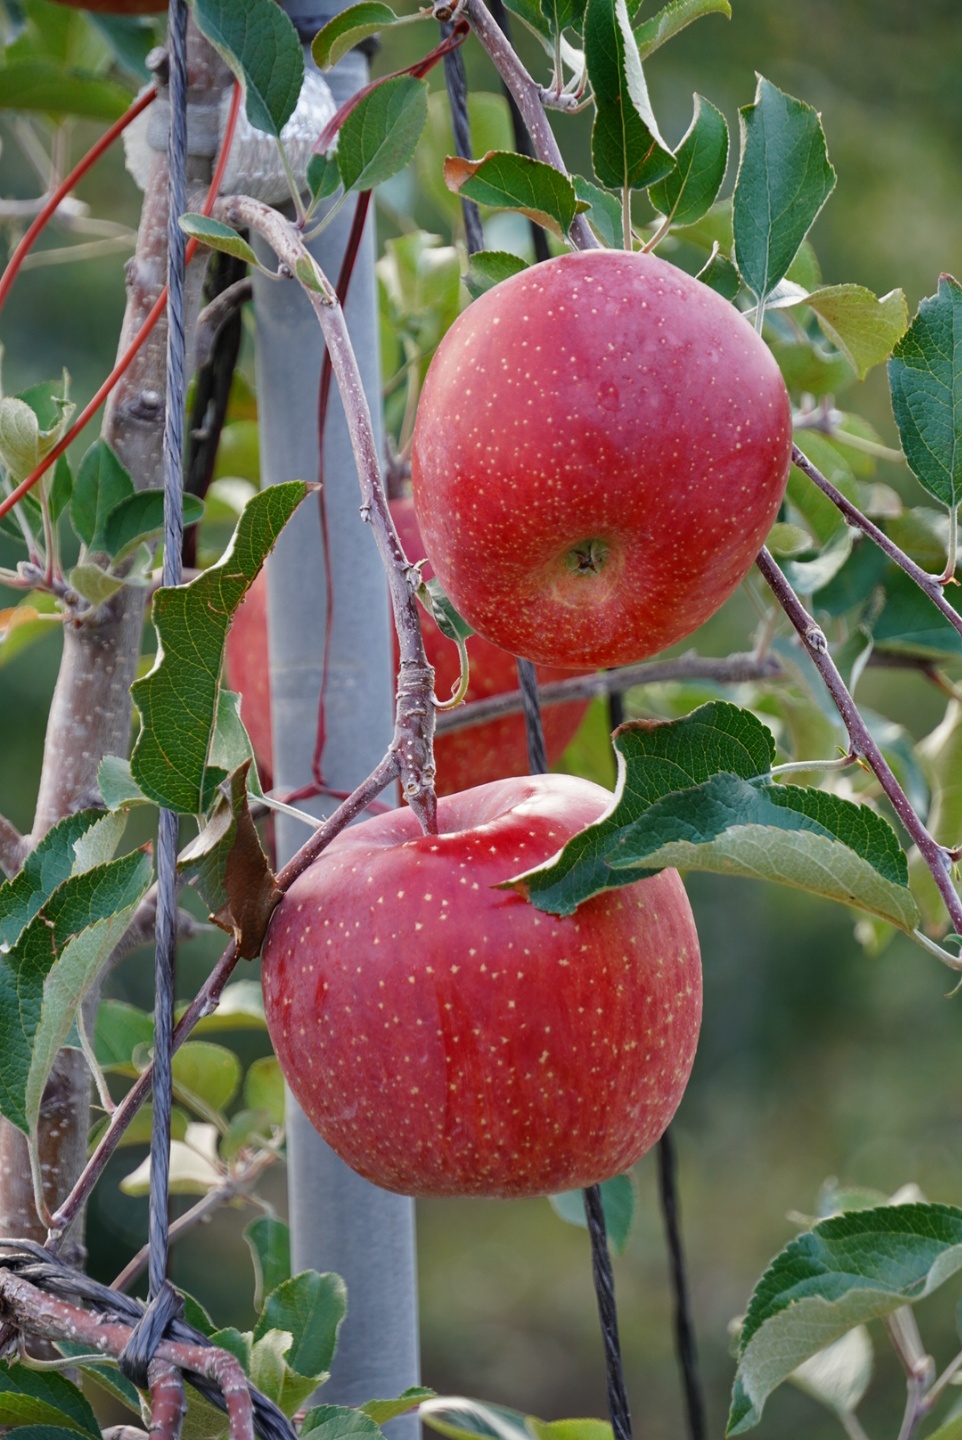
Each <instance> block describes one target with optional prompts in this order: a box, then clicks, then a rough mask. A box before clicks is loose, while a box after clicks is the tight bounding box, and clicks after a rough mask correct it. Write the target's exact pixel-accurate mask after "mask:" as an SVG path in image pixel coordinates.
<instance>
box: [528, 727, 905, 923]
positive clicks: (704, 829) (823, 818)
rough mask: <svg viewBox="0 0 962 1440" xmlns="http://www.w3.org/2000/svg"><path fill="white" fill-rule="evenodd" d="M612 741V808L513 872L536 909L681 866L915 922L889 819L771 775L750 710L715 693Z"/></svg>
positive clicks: (767, 742) (770, 752) (559, 908)
mask: <svg viewBox="0 0 962 1440" xmlns="http://www.w3.org/2000/svg"><path fill="white" fill-rule="evenodd" d="M615 748H616V750H617V752H618V756H619V782H618V789H617V792H616V794H615V797H614V799H613V802H612V805H611V807H610V808H609V810H608V812H607V813H606V814H605V815H604V816H602V818H601V819H600V820H598V821H596V823H595V824H594V825H591V826H589V827H588V828H587V829H586V830H583V831H582V832H581V834H580V835H576V836H575V837H574V838H573V839H572V840H570V841H569V842H568V844H567V845H566V846H565V847H564V849H563V850H562V851H560V853H559V854H558V855H557V856H556V857H555V858H554V859H553V860H550V861H549V862H548V863H547V864H546V865H543V866H540V867H539V868H537V869H535V870H532V871H529V872H527V874H525V875H522V876H519V877H517V878H516V879H515V880H512V881H509V882H508V884H510V885H513V886H514V887H515V888H517V889H519V890H520V891H521V892H522V893H524V894H527V895H528V897H529V898H530V899H531V900H532V902H533V903H534V904H535V905H536V906H537V907H538V909H541V910H547V911H549V912H550V913H552V914H557V915H570V914H572V913H573V911H574V910H575V909H576V908H577V906H578V905H580V904H581V902H582V901H583V900H587V899H588V898H589V896H591V895H596V894H598V893H599V892H600V891H602V890H608V889H613V888H615V887H617V886H618V885H625V884H630V883H631V882H632V881H633V880H637V879H638V878H639V873H644V874H650V873H651V872H652V871H653V870H660V869H663V868H665V867H666V866H675V867H677V868H679V869H682V870H709V871H714V872H715V873H719V874H727V875H743V876H749V877H754V878H756V879H768V880H776V881H778V882H780V883H781V884H784V885H791V886H793V887H794V888H796V889H801V890H809V891H811V892H813V893H814V894H817V895H823V896H826V897H827V898H829V899H834V900H838V901H840V902H841V903H842V904H845V905H855V906H858V907H860V908H861V909H863V910H868V911H870V912H871V913H873V914H876V915H880V916H882V918H883V919H885V920H889V921H890V922H891V923H892V924H894V925H897V926H898V927H899V928H900V929H902V930H906V931H912V930H913V929H914V928H915V926H916V925H917V924H918V909H917V907H916V904H915V901H914V900H913V898H912V895H911V892H910V891H909V889H908V873H907V868H906V860H905V855H904V854H903V852H902V849H901V847H900V846H899V843H898V840H897V838H896V835H895V832H894V831H893V830H892V827H891V826H890V825H889V824H888V823H887V821H885V820H883V819H882V817H881V816H880V815H878V814H876V812H875V811H874V810H871V809H869V807H868V806H866V805H856V804H854V803H853V802H852V801H850V800H844V799H842V798H840V797H839V796H837V795H833V794H831V793H830V792H828V791H825V790H814V789H811V790H810V789H803V788H802V787H801V786H797V785H777V784H773V783H772V779H771V765H772V759H773V757H774V750H775V742H774V739H773V737H772V734H771V732H770V731H769V730H768V729H767V728H766V727H765V726H764V725H763V724H762V723H761V721H760V720H758V719H756V718H755V716H753V715H751V714H750V713H749V712H748V711H745V710H740V709H739V708H738V707H737V706H735V705H731V704H728V703H727V702H724V701H712V702H710V703H709V704H707V705H702V706H701V707H700V708H699V709H698V710H695V711H693V713H692V714H690V715H687V716H685V717H684V718H683V719H680V720H671V721H636V722H633V723H631V724H628V725H624V726H622V727H621V728H620V729H619V730H618V731H616V733H615Z"/></svg>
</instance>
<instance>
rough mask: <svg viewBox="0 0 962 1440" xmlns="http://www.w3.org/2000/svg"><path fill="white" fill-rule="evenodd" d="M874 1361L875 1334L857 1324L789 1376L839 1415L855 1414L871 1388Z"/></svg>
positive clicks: (805, 1361)
mask: <svg viewBox="0 0 962 1440" xmlns="http://www.w3.org/2000/svg"><path fill="white" fill-rule="evenodd" d="M874 1363H875V1352H874V1351H873V1349H872V1341H871V1337H870V1336H869V1333H868V1331H867V1330H866V1328H865V1326H864V1325H856V1326H855V1328H854V1329H853V1330H849V1331H847V1332H846V1333H845V1334H844V1335H842V1336H840V1337H839V1339H838V1340H833V1341H832V1343H831V1345H826V1347H825V1349H824V1350H818V1351H816V1353H815V1354H814V1355H812V1356H810V1357H809V1359H808V1360H803V1361H802V1363H801V1365H798V1366H796V1368H795V1369H794V1370H793V1371H792V1373H791V1374H790V1375H789V1376H788V1379H789V1380H790V1381H791V1382H792V1384H793V1385H796V1386H797V1387H798V1389H799V1390H804V1391H805V1394H806V1395H811V1397H812V1399H813V1400H818V1401H819V1403H820V1404H822V1405H824V1406H825V1407H826V1408H827V1409H829V1410H833V1411H834V1412H835V1414H836V1415H839V1416H842V1415H851V1414H852V1412H853V1411H854V1410H856V1409H857V1407H858V1406H859V1405H860V1404H861V1402H862V1399H863V1397H864V1395H865V1392H866V1390H867V1389H868V1386H869V1381H870V1380H871V1378H872V1369H873V1366H874Z"/></svg>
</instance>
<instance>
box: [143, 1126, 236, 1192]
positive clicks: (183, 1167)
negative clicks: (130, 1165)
mask: <svg viewBox="0 0 962 1440" xmlns="http://www.w3.org/2000/svg"><path fill="white" fill-rule="evenodd" d="M217 1133H218V1132H217V1126H216V1125H198V1124H194V1123H191V1124H190V1125H188V1126H187V1130H186V1132H185V1135H184V1139H183V1140H171V1142H170V1183H169V1186H168V1189H169V1193H170V1194H171V1195H206V1194H208V1193H209V1191H211V1190H213V1189H215V1188H216V1187H217V1186H218V1185H222V1184H223V1183H224V1180H225V1178H226V1173H225V1171H224V1170H223V1168H222V1167H221V1165H220V1164H219V1163H218V1159H217ZM150 1172H151V1164H150V1156H149V1155H147V1156H146V1157H145V1158H144V1159H143V1160H142V1161H141V1163H140V1164H139V1165H138V1166H137V1168H136V1169H135V1170H132V1171H131V1172H130V1174H129V1175H125V1176H124V1178H123V1180H121V1182H120V1188H121V1190H122V1191H123V1192H124V1194H125V1195H149V1194H150Z"/></svg>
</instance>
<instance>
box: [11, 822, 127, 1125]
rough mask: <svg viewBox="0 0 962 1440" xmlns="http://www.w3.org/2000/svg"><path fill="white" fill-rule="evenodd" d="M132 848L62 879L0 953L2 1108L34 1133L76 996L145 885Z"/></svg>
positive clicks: (71, 1020)
mask: <svg viewBox="0 0 962 1440" xmlns="http://www.w3.org/2000/svg"><path fill="white" fill-rule="evenodd" d="M151 877H152V867H151V863H150V860H149V858H148V857H147V856H146V855H143V854H141V853H140V852H138V851H135V852H134V853H133V854H132V855H124V856H122V857H121V858H120V859H119V860H114V861H112V862H110V863H109V864H106V865H96V866H94V867H93V868H92V869H90V870H86V871H84V873H83V874H80V875H73V876H71V877H70V879H68V880H65V881H64V882H63V883H62V884H61V885H60V886H58V888H57V889H56V890H54V892H53V893H52V894H51V895H50V896H49V898H48V899H46V900H45V901H44V903H43V905H42V906H41V908H40V909H39V910H38V912H37V913H36V915H35V916H34V917H33V919H32V920H31V921H30V923H29V924H28V925H27V926H26V928H25V929H24V930H23V931H22V933H21V934H20V936H19V938H18V939H17V941H16V944H14V945H12V946H11V947H10V949H9V950H7V951H5V952H3V953H0V1111H2V1112H3V1114H4V1115H5V1116H6V1117H7V1119H8V1120H9V1121H11V1123H12V1124H14V1125H16V1126H17V1128H18V1129H20V1130H22V1131H24V1133H25V1134H32V1133H33V1131H34V1130H35V1128H36V1124H37V1119H38V1116H39V1113H40V1102H41V1099H42V1096H43V1088H44V1085H45V1084H46V1082H47V1079H48V1077H49V1075H50V1071H51V1068H52V1066H53V1063H54V1060H55V1059H56V1056H57V1051H58V1050H59V1049H60V1047H61V1046H62V1045H63V1044H64V1042H65V1041H66V1039H67V1036H68V1035H69V1034H70V1031H71V1028H72V1027H73V1024H74V1020H75V1017H76V1014H77V1011H78V1009H79V1007H80V1004H81V1002H82V1000H83V998H84V996H85V994H86V993H87V990H88V989H89V988H90V985H91V984H92V983H93V981H94V979H95V978H96V976H97V975H98V974H99V972H100V970H101V968H102V966H103V964H104V962H105V961H106V960H107V958H108V956H109V955H110V954H111V952H112V951H113V949H114V948H115V946H116V945H117V944H118V943H119V941H120V940H121V938H122V937H123V935H124V932H125V931H126V929H127V926H128V925H129V923H130V919H131V916H132V914H133V911H134V909H135V908H136V906H137V905H138V904H139V903H140V901H141V900H142V899H143V897H144V895H145V894H146V892H147V889H148V887H149V885H150V882H151Z"/></svg>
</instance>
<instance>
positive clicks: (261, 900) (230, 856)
mask: <svg viewBox="0 0 962 1440" xmlns="http://www.w3.org/2000/svg"><path fill="white" fill-rule="evenodd" d="M250 763H251V762H250V760H247V761H245V763H244V764H243V765H242V766H241V767H240V769H239V770H235V771H234V772H233V774H232V775H231V776H230V777H229V779H228V780H226V781H225V782H224V785H225V786H229V792H230V793H229V795H228V794H225V793H224V791H223V789H221V790H219V792H218V794H217V797H216V799H215V801H214V804H213V807H212V808H211V810H210V812H209V813H208V815H207V818H206V820H205V822H204V824H203V825H202V826H201V828H200V832H199V833H198V835H197V836H196V837H195V838H194V839H193V840H192V841H191V843H190V844H189V845H188V846H187V847H186V848H185V849H184V850H182V851H181V853H180V855H179V856H178V857H177V869H178V872H179V873H180V874H181V875H183V876H185V877H186V878H187V880H188V881H189V882H190V884H192V885H193V886H195V888H196V889H197V890H198V892H199V893H200V895H201V896H202V897H203V900H204V903H205V905H206V906H207V908H208V910H209V912H210V918H211V920H213V922H214V924H215V925H219V926H220V928H221V929H222V930H226V931H227V933H228V934H229V935H232V936H233V938H234V943H235V944H236V946H237V953H238V955H239V956H240V958H241V959H242V960H256V959H257V956H258V955H259V954H260V951H261V945H262V944H263V943H264V934H265V932H266V930H267V922H268V921H269V920H270V918H271V912H272V911H273V909H274V906H275V905H276V904H277V901H278V900H279V899H280V891H279V890H278V889H277V887H276V885H275V883H274V872H273V871H272V870H271V867H270V864H269V863H268V859H267V856H266V855H265V854H264V851H263V848H262V846H261V842H260V839H259V837H258V834H257V828H256V826H255V825H254V821H253V820H252V818H251V812H250V806H249V804H248V795H247V772H248V769H249V768H250Z"/></svg>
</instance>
